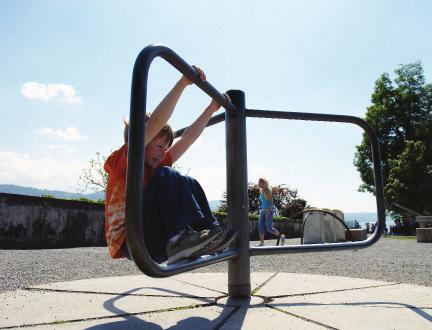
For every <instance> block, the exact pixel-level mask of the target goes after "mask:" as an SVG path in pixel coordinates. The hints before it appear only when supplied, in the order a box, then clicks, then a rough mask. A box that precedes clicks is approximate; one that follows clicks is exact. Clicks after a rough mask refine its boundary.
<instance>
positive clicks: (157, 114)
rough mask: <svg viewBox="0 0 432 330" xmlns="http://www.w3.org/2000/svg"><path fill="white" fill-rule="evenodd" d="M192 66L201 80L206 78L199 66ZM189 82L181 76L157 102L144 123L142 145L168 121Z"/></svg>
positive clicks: (151, 138) (145, 144)
mask: <svg viewBox="0 0 432 330" xmlns="http://www.w3.org/2000/svg"><path fill="white" fill-rule="evenodd" d="M193 68H194V69H195V70H196V72H197V73H198V75H199V77H200V79H201V80H205V79H206V76H205V74H204V72H203V71H202V70H201V69H200V68H199V67H197V66H195V65H193ZM191 84H192V82H191V81H190V80H189V79H188V78H187V77H186V76H183V77H182V78H181V79H180V80H179V81H178V82H177V83H176V84H175V85H174V87H173V88H172V89H171V90H170V92H169V93H168V94H167V95H166V96H165V97H164V99H163V100H162V101H161V103H159V105H158V106H157V107H156V109H155V110H154V111H153V113H152V115H151V116H150V118H149V119H148V121H147V123H146V129H145V140H144V146H147V144H148V143H149V142H150V141H151V140H153V138H154V137H155V136H156V135H157V134H158V133H159V132H160V130H161V129H162V127H164V125H165V124H166V123H167V122H168V120H169V119H170V117H171V115H172V113H173V112H174V108H175V106H176V104H177V102H178V100H179V98H180V96H181V94H182V93H183V91H184V89H185V88H186V87H187V86H189V85H191Z"/></svg>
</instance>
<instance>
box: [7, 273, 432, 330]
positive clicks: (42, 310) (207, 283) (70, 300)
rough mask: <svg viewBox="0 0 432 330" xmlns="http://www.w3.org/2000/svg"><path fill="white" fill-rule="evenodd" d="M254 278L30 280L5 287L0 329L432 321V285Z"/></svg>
mask: <svg viewBox="0 0 432 330" xmlns="http://www.w3.org/2000/svg"><path fill="white" fill-rule="evenodd" d="M353 276H355V274H353ZM251 284H252V288H253V290H252V293H253V295H252V297H251V298H250V299H245V300H242V301H240V300H237V301H236V300H233V299H227V287H228V276H227V274H226V273H198V272H196V273H186V274H180V275H176V276H173V277H170V278H163V279H155V278H150V277H147V276H144V275H134V276H117V277H108V278H94V279H85V280H77V281H68V282H55V283H49V284H43V285H36V286H30V287H27V288H26V289H23V290H17V291H8V292H4V293H2V294H0V329H11V328H15V327H23V326H25V327H28V328H32V329H33V328H34V329H167V328H173V329H240V328H241V329H432V287H425V286H419V285H411V284H402V283H394V282H385V281H376V280H369V279H359V278H348V277H340V276H323V275H314V274H293V273H277V272H276V273H271V272H263V273H252V274H251Z"/></svg>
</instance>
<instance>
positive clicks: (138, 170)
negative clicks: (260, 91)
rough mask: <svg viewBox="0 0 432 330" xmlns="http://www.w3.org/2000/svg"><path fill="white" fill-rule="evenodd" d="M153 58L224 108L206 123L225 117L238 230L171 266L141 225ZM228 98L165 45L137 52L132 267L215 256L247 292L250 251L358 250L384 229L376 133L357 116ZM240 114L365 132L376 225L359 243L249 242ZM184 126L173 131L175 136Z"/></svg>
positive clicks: (131, 154) (233, 220) (233, 286)
mask: <svg viewBox="0 0 432 330" xmlns="http://www.w3.org/2000/svg"><path fill="white" fill-rule="evenodd" d="M155 57H162V58H163V59H164V60H166V61H167V62H168V63H170V64H171V65H173V66H174V67H175V68H176V69H177V70H179V71H180V72H181V73H183V74H184V75H186V76H187V77H188V78H189V79H191V81H193V82H194V83H195V84H196V85H197V86H198V87H199V88H200V89H202V90H203V91H204V92H205V93H206V94H208V95H209V96H210V97H211V98H213V99H216V100H217V101H219V102H220V104H221V105H222V106H223V107H224V108H225V109H226V112H225V114H221V115H217V116H214V117H213V118H212V119H211V120H210V122H209V124H208V126H210V125H214V124H216V123H219V122H221V121H223V120H225V127H226V156H227V157H226V162H227V163H226V166H227V205H228V210H229V212H228V221H227V223H228V227H229V228H234V229H237V230H238V231H239V238H238V239H237V241H236V246H235V247H234V248H233V249H230V250H228V251H225V252H223V253H220V254H217V255H213V256H204V257H200V258H198V259H195V260H191V261H188V260H184V261H180V262H177V263H175V264H173V265H166V264H158V263H156V262H155V261H154V260H153V259H152V258H151V257H150V255H149V253H148V251H147V249H146V245H145V241H144V236H143V230H142V225H141V224H142V221H145V219H144V220H143V212H142V210H143V207H145V205H143V202H142V200H143V199H142V196H143V182H144V179H143V178H144V136H145V113H146V104H147V80H148V72H149V68H150V64H151V63H152V61H153V59H154V58H155ZM228 95H229V96H230V97H231V100H232V103H229V102H227V101H226V99H225V98H224V96H223V95H222V94H221V93H220V92H218V91H217V90H216V89H215V88H214V87H213V86H212V85H211V84H210V83H208V82H207V81H201V80H200V79H199V77H198V75H197V74H196V72H195V70H194V69H193V68H192V67H191V66H190V65H189V64H187V63H186V62H185V61H184V60H183V59H182V58H180V57H179V56H178V55H177V54H176V53H174V52H173V51H172V50H171V49H169V48H167V47H166V46H163V45H150V46H147V47H145V48H144V49H143V50H142V51H141V53H140V54H139V55H138V57H137V59H136V62H135V66H134V70H133V77H132V92H131V108H130V128H129V145H128V169H127V184H126V239H127V244H128V247H129V252H130V254H131V256H132V259H133V260H134V262H135V263H136V265H137V266H138V268H139V269H140V270H141V271H142V272H144V273H145V274H147V275H149V276H152V277H165V276H171V275H174V274H177V273H181V272H184V271H188V270H192V269H195V268H198V267H202V266H206V265H210V264H213V263H216V262H219V261H225V260H229V263H228V292H229V294H230V295H231V296H235V297H240V296H248V295H250V256H254V255H269V254H285V253H297V252H316V251H329V250H342V249H358V248H362V247H367V246H369V245H371V244H373V243H375V242H376V241H377V240H378V239H379V237H380V236H381V233H382V232H383V230H384V225H385V208H384V195H383V185H382V175H381V156H380V151H379V143H378V138H377V136H376V134H375V132H374V130H373V129H372V127H371V126H370V125H369V124H368V123H367V122H366V121H364V120H363V119H361V118H357V117H353V116H343V115H329V114H316V113H301V112H281V111H270V110H253V109H246V108H245V95H244V93H243V92H242V91H239V90H231V91H229V92H228ZM246 117H255V118H273V119H275V118H276V119H289V120H312V121H327V122H341V123H351V124H355V125H358V126H360V127H361V128H362V129H363V130H364V131H365V132H366V133H367V135H368V136H369V139H370V142H371V147H372V159H373V164H374V175H375V189H376V201H377V214H378V225H377V230H376V231H375V233H374V234H373V235H372V237H370V238H369V239H367V240H365V241H361V242H344V243H331V244H304V245H296V246H275V247H270V246H265V247H252V248H250V247H249V221H248V195H247V183H248V180H247V153H246ZM183 131H184V129H182V130H180V131H177V132H176V133H175V136H179V135H181V133H182V132H183Z"/></svg>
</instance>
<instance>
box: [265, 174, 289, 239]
mask: <svg viewBox="0 0 432 330" xmlns="http://www.w3.org/2000/svg"><path fill="white" fill-rule="evenodd" d="M258 187H259V189H260V193H261V194H260V197H259V199H260V202H261V208H260V215H259V222H258V233H259V237H260V243H259V245H258V246H264V234H265V230H267V232H269V233H272V234H273V235H275V236H276V237H277V238H278V243H279V242H280V245H283V244H284V239H285V235H281V233H280V232H279V231H278V230H276V229H275V228H274V227H273V196H272V191H271V188H270V186H269V183H268V181H267V180H266V179H264V178H259V180H258Z"/></svg>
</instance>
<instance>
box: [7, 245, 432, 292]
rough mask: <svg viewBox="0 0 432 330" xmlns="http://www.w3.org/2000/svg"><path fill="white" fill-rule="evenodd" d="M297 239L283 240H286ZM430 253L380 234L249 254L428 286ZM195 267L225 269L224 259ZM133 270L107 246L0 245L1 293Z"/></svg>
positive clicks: (289, 269) (274, 268) (264, 263)
mask: <svg viewBox="0 0 432 330" xmlns="http://www.w3.org/2000/svg"><path fill="white" fill-rule="evenodd" d="M298 242H299V240H298V239H291V240H287V244H298ZM256 243H257V242H251V244H252V245H254V244H256ZM267 243H268V244H271V243H273V244H274V241H267ZM431 252H432V244H431V243H417V241H416V239H415V237H414V238H410V239H406V238H405V239H402V238H388V237H383V238H381V239H380V240H379V241H378V243H376V244H375V245H373V246H371V247H369V248H365V249H360V250H354V251H334V252H320V253H317V252H314V253H301V254H288V255H271V256H255V257H252V258H251V271H252V272H278V271H279V272H285V273H305V274H321V275H337V276H347V277H354V278H366V279H376V280H382V281H389V282H397V283H408V284H418V285H424V286H432V258H431ZM196 272H227V263H226V262H222V263H218V264H215V265H211V266H207V267H204V268H200V269H198V270H196ZM137 274H141V273H140V271H139V270H138V268H137V267H136V266H135V264H134V263H133V262H131V261H129V260H126V259H117V260H112V259H111V258H110V257H109V255H108V251H107V249H106V248H105V247H89V248H73V249H52V250H0V292H5V291H12V290H17V289H20V288H25V287H28V286H31V285H38V284H46V283H51V282H59V281H73V280H79V279H88V278H100V277H111V276H122V275H137Z"/></svg>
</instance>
